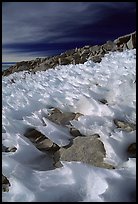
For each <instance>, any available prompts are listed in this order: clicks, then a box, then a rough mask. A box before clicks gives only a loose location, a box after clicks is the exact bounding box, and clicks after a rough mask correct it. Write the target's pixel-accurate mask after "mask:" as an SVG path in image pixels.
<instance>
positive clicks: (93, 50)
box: [2, 32, 136, 76]
mask: <svg viewBox="0 0 138 204" xmlns="http://www.w3.org/2000/svg"><path fill="white" fill-rule="evenodd" d="M134 48H136V32H134V33H131V34H128V35H125V36H121V37H119V38H117V39H115V40H114V41H113V42H112V41H107V42H106V43H105V44H103V45H94V46H90V45H88V46H84V47H82V48H76V49H72V50H67V51H66V52H64V53H61V54H60V55H57V56H52V57H47V58H36V59H35V60H32V61H22V62H18V63H17V64H16V65H14V66H12V67H10V68H9V69H7V70H4V71H3V73H2V74H3V76H7V75H9V74H11V73H14V72H19V71H23V70H28V71H29V72H33V73H35V72H36V71H45V70H47V69H51V68H55V67H56V66H58V65H68V64H84V62H86V61H87V60H88V59H90V60H92V61H93V62H101V59H102V58H103V56H104V55H105V54H107V53H109V52H114V51H117V50H118V51H123V50H125V49H134Z"/></svg>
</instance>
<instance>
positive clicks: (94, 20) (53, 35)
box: [2, 2, 136, 62]
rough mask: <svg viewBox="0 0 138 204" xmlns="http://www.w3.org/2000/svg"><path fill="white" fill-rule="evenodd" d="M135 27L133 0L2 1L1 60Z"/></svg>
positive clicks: (69, 46)
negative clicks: (90, 0) (126, 0)
mask: <svg viewBox="0 0 138 204" xmlns="http://www.w3.org/2000/svg"><path fill="white" fill-rule="evenodd" d="M135 30H136V3H135V2H3V3H2V60H3V62H7V61H21V60H29V59H33V58H36V57H46V56H51V55H56V54H59V53H61V52H64V51H66V50H68V49H72V48H75V47H82V46H84V45H96V44H102V43H104V42H106V41H107V40H114V39H115V38H117V37H119V36H121V35H125V34H128V33H131V32H134V31H135Z"/></svg>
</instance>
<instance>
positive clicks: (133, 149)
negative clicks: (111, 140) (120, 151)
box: [127, 143, 136, 157]
mask: <svg viewBox="0 0 138 204" xmlns="http://www.w3.org/2000/svg"><path fill="white" fill-rule="evenodd" d="M127 153H128V156H129V157H136V143H132V144H131V145H129V147H128V148H127Z"/></svg>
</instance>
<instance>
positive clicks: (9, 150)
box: [2, 144, 17, 152]
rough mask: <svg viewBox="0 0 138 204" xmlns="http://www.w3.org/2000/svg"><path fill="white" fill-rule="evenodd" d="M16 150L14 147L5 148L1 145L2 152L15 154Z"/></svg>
mask: <svg viewBox="0 0 138 204" xmlns="http://www.w3.org/2000/svg"><path fill="white" fill-rule="evenodd" d="M16 150H17V148H16V147H5V146H4V145H3V144H2V152H15V151H16Z"/></svg>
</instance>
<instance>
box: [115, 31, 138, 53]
mask: <svg viewBox="0 0 138 204" xmlns="http://www.w3.org/2000/svg"><path fill="white" fill-rule="evenodd" d="M114 43H115V44H116V45H117V46H118V47H120V46H122V45H123V46H122V47H124V48H128V49H134V48H136V32H134V33H131V34H128V35H124V36H121V37H119V38H117V39H115V40H114Z"/></svg>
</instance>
